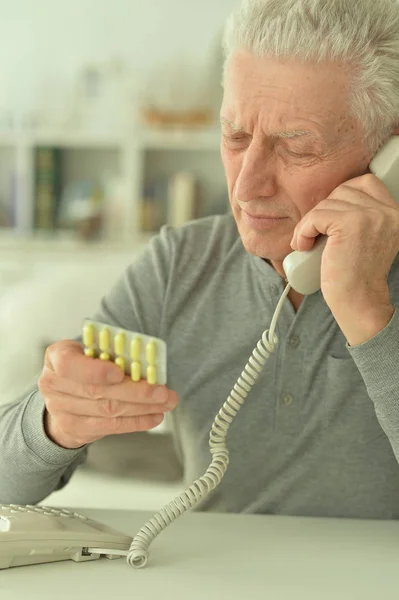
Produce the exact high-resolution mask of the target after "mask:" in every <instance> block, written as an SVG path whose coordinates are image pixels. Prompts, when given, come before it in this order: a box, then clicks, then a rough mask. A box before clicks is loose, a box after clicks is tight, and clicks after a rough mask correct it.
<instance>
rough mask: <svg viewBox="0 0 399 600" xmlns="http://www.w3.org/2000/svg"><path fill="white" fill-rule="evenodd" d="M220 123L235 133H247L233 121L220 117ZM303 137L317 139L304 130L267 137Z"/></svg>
mask: <svg viewBox="0 0 399 600" xmlns="http://www.w3.org/2000/svg"><path fill="white" fill-rule="evenodd" d="M220 122H221V123H222V125H228V126H229V127H230V128H231V129H232V130H233V131H234V132H235V133H245V134H247V132H246V131H245V129H243V128H242V127H240V126H239V125H236V123H234V121H230V119H226V117H221V118H220ZM303 136H308V137H312V138H313V139H316V140H317V139H319V138H318V136H317V135H316V134H315V133H314V132H313V131H309V130H306V129H293V130H288V131H277V132H275V133H271V134H270V135H269V137H270V138H272V139H276V138H277V139H279V138H280V139H281V138H283V139H287V138H288V139H292V138H296V137H303Z"/></svg>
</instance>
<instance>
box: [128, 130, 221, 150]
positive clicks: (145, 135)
mask: <svg viewBox="0 0 399 600" xmlns="http://www.w3.org/2000/svg"><path fill="white" fill-rule="evenodd" d="M139 140H140V141H139V144H140V145H141V147H142V148H144V149H146V150H165V149H166V150H219V147H220V131H219V130H217V129H213V130H200V129H199V130H173V129H170V130H164V131H161V130H151V129H148V130H144V131H143V132H142V133H141V136H140V138H139Z"/></svg>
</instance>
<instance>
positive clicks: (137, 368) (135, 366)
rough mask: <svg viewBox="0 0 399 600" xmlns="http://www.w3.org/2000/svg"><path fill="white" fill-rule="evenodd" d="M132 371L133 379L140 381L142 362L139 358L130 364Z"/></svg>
mask: <svg viewBox="0 0 399 600" xmlns="http://www.w3.org/2000/svg"><path fill="white" fill-rule="evenodd" d="M130 371H131V374H132V381H140V379H141V363H140V362H139V361H138V360H135V361H134V362H132V364H131V365H130Z"/></svg>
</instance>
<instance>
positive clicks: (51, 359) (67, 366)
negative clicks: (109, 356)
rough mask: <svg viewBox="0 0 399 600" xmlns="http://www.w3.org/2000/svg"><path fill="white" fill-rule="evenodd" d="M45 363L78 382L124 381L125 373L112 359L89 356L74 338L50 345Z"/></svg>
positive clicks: (112, 382) (111, 382) (114, 382)
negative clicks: (105, 359) (106, 359)
mask: <svg viewBox="0 0 399 600" xmlns="http://www.w3.org/2000/svg"><path fill="white" fill-rule="evenodd" d="M45 365H46V367H48V368H49V369H51V370H52V371H54V372H55V373H56V374H57V375H59V376H60V377H62V378H63V379H70V380H71V381H75V382H76V383H83V384H86V383H92V384H96V385H106V384H116V383H122V381H123V379H124V377H125V374H124V372H123V371H122V370H121V369H120V368H119V367H117V366H116V365H115V364H114V363H113V362H111V361H104V360H98V359H95V358H94V359H93V358H88V357H87V356H85V355H84V352H83V347H82V345H81V344H80V343H79V342H77V341H74V340H64V341H62V342H57V343H56V344H53V345H52V346H49V347H48V348H47V350H46V356H45Z"/></svg>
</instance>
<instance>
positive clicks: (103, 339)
mask: <svg viewBox="0 0 399 600" xmlns="http://www.w3.org/2000/svg"><path fill="white" fill-rule="evenodd" d="M98 341H99V344H98V345H99V346H100V350H102V351H103V352H106V351H107V350H109V344H110V341H111V334H110V331H109V329H102V330H101V331H100V334H99V336H98ZM106 360H108V359H106Z"/></svg>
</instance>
